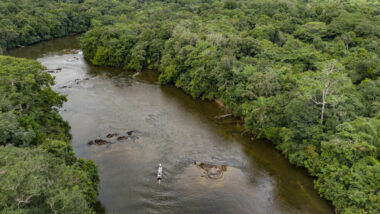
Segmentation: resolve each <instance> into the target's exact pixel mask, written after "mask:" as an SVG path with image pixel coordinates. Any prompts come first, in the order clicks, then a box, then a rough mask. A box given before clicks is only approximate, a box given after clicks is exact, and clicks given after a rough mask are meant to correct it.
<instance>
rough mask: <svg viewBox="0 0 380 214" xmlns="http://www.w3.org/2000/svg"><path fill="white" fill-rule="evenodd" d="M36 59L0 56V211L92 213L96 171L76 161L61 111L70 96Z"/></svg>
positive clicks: (79, 160)
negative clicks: (56, 86)
mask: <svg viewBox="0 0 380 214" xmlns="http://www.w3.org/2000/svg"><path fill="white" fill-rule="evenodd" d="M43 69H44V67H43V66H42V65H41V64H40V63H39V62H36V61H32V60H26V59H18V58H13V57H5V56H0V180H1V182H0V192H1V196H0V210H2V212H4V213H92V212H93V210H92V208H91V206H90V204H91V203H93V202H94V201H95V199H96V197H97V185H98V182H99V179H98V172H97V167H96V166H95V165H94V163H93V162H92V161H85V160H82V159H77V158H76V157H75V154H74V152H73V149H72V147H71V145H70V135H69V129H70V127H69V125H68V123H67V122H65V121H64V120H63V119H62V118H61V116H60V115H59V114H58V111H57V108H58V107H60V106H61V105H62V104H63V102H64V101H65V100H66V97H65V96H63V95H60V94H58V93H56V92H54V91H53V90H52V89H51V88H50V86H51V85H52V84H54V78H53V77H52V76H50V74H48V73H45V72H43Z"/></svg>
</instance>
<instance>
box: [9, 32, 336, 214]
mask: <svg viewBox="0 0 380 214" xmlns="http://www.w3.org/2000/svg"><path fill="white" fill-rule="evenodd" d="M78 49H79V46H78V42H77V41H76V40H75V37H69V38H62V39H57V40H52V41H48V42H42V43H39V44H36V45H35V46H31V47H25V48H23V49H14V50H11V51H10V52H9V53H7V54H10V55H13V56H18V57H28V58H33V59H38V61H40V62H41V63H42V64H43V65H44V66H46V67H47V68H48V69H54V68H56V67H60V68H62V70H61V71H60V72H59V73H54V74H52V75H53V76H55V81H56V86H54V88H53V89H54V90H56V91H57V92H60V93H63V94H66V95H67V99H68V102H66V103H65V104H64V105H63V107H62V109H61V110H60V114H61V115H62V117H63V118H64V119H65V120H67V121H68V122H69V124H70V125H71V127H72V129H71V134H72V146H73V148H74V152H75V154H76V155H77V156H79V157H82V158H85V159H92V160H94V162H95V163H96V165H98V167H99V175H100V188H99V197H98V199H99V201H100V202H101V205H100V206H99V207H100V208H99V210H103V211H104V212H116V213H123V212H125V210H129V211H131V212H137V213H138V212H140V213H144V212H154V211H160V212H166V213H176V212H180V211H181V212H182V213H194V212H197V213H205V212H218V211H220V212H228V211H231V212H240V213H254V212H257V211H259V210H261V212H262V213H267V212H272V213H292V214H293V213H321V212H324V213H333V211H332V208H331V206H330V205H329V203H327V202H326V201H325V200H323V199H321V198H320V197H319V196H318V194H317V193H316V192H315V190H314V189H313V182H312V179H311V178H310V177H309V176H308V175H307V173H305V171H304V170H301V169H298V168H296V167H294V166H292V165H290V164H289V163H288V161H287V160H286V159H285V158H284V157H283V156H282V155H281V154H280V153H279V152H277V151H276V150H275V149H274V148H273V146H272V145H270V144H268V143H265V142H262V141H258V140H254V141H252V140H251V139H250V137H249V136H242V135H241V133H242V131H243V129H242V127H241V125H239V122H237V121H236V120H235V119H234V118H226V119H223V120H215V119H214V118H215V116H218V115H222V114H224V111H223V109H221V108H219V107H218V105H217V104H215V103H213V102H208V101H199V100H194V99H192V98H191V97H190V96H188V95H186V94H184V93H183V92H182V91H181V90H180V89H177V88H174V87H171V86H162V85H160V84H159V83H158V82H157V73H155V72H150V71H144V72H142V73H139V74H138V75H135V72H129V71H125V70H122V69H112V68H105V67H98V66H93V65H91V64H88V63H87V62H86V61H85V60H84V58H83V55H82V53H81V52H80V51H78ZM87 78H88V80H85V79H87ZM76 79H79V80H80V81H76ZM77 82H78V84H77ZM63 86H67V87H66V88H62V87H63ZM83 106H86V108H83ZM131 130H135V131H138V132H135V134H133V135H132V136H133V137H131V138H129V139H128V140H126V141H123V142H121V141H120V142H118V141H115V142H114V143H112V144H108V145H104V146H98V145H92V146H88V145H87V142H89V141H90V140H93V139H96V138H102V139H108V138H107V137H106V135H107V134H108V133H114V132H116V133H119V134H120V135H126V136H128V134H127V132H128V131H131ZM111 140H112V139H111ZM194 161H197V162H201V163H207V164H213V165H217V166H226V171H225V172H224V173H223V177H221V178H218V179H209V178H207V177H204V169H202V168H201V167H199V166H197V165H194V164H193V162H194ZM158 163H162V164H163V167H164V178H163V180H162V182H161V185H160V186H158V185H157V183H156V181H155V176H156V174H155V173H156V170H157V164H158ZM205 201H208V202H209V203H207V204H205V203H204V202H205ZM100 212H101V211H100Z"/></svg>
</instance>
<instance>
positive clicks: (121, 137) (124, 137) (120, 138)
mask: <svg viewBox="0 0 380 214" xmlns="http://www.w3.org/2000/svg"><path fill="white" fill-rule="evenodd" d="M127 139H128V137H126V136H120V137H118V138H117V140H119V141H120V140H127Z"/></svg>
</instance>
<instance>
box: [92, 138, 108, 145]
mask: <svg viewBox="0 0 380 214" xmlns="http://www.w3.org/2000/svg"><path fill="white" fill-rule="evenodd" d="M107 143H108V142H107V141H105V140H103V139H96V140H95V144H96V145H105V144H107Z"/></svg>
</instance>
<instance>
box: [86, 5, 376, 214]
mask: <svg viewBox="0 0 380 214" xmlns="http://www.w3.org/2000/svg"><path fill="white" fill-rule="evenodd" d="M129 6H131V8H130V10H129V12H128V14H126V15H127V17H128V18H123V19H119V20H118V21H117V22H116V23H113V24H111V25H109V24H103V25H102V24H99V25H98V26H96V27H94V28H92V29H90V30H89V31H88V32H87V33H85V34H84V35H83V36H82V37H81V46H82V49H83V52H84V55H85V57H86V58H87V59H89V60H90V61H91V62H93V63H94V64H98V65H106V66H117V67H123V68H124V69H132V70H137V71H140V70H141V69H143V68H155V69H158V70H159V72H160V76H159V80H160V82H161V83H163V84H174V85H176V86H177V87H180V88H182V89H183V90H184V91H185V92H186V93H188V94H190V95H191V96H192V97H194V98H201V99H210V100H212V99H220V100H221V101H222V102H223V103H224V104H225V105H226V106H227V107H228V108H230V109H231V110H232V111H233V112H234V114H235V115H236V116H238V117H241V118H243V119H244V121H245V125H246V128H247V129H248V130H250V131H252V133H253V134H254V136H256V137H263V138H267V139H270V140H272V141H273V143H275V144H276V147H277V148H278V149H280V150H281V151H282V152H283V153H284V154H285V155H286V156H287V157H288V158H289V160H290V161H291V162H292V163H294V164H296V165H297V166H303V167H306V168H307V169H308V170H309V172H310V173H311V174H313V175H315V176H317V181H316V185H315V186H316V187H317V189H318V191H319V192H320V194H321V196H322V197H325V198H327V199H329V200H332V201H333V203H334V205H335V206H336V209H337V212H344V213H360V212H362V213H376V212H380V210H379V208H378V207H376V206H375V204H376V202H377V204H378V195H376V194H379V191H378V190H377V189H379V188H380V182H379V181H378V180H377V179H376V177H375V176H374V174H375V173H377V171H376V170H378V162H377V160H376V158H377V154H378V151H379V148H378V146H376V145H377V144H378V142H377V141H376V142H375V141H374V139H375V138H379V136H378V135H377V134H376V135H372V134H373V133H374V132H373V129H376V127H377V126H373V122H371V123H368V124H367V125H358V123H359V122H354V121H360V120H364V121H368V120H370V121H372V120H374V121H375V123H376V122H378V121H377V120H375V119H374V118H373V117H374V116H375V115H377V114H378V112H379V109H380V108H379V107H380V103H379V97H380V94H379V93H380V91H379V90H380V87H379V80H378V77H379V75H380V73H379V72H380V66H379V60H380V58H379V57H380V49H379V45H378V44H380V34H379V33H378V32H380V30H379V27H380V19H379V17H378V16H376V17H375V14H378V11H379V9H380V5H379V4H378V3H373V2H365V1H361V2H357V1H298V0H291V1H271V0H266V1H256V0H249V1H229V0H226V1H221V2H220V1H209V2H207V3H206V2H205V1H197V0H193V1H191V2H186V3H185V2H177V1H166V2H161V1H149V2H144V3H140V4H133V5H132V4H129ZM363 117H372V119H371V118H369V119H358V120H355V119H357V118H363ZM347 124H350V125H351V126H353V127H356V128H351V129H350V130H351V131H350V133H351V132H352V134H353V135H358V136H360V137H361V139H362V140H361V141H360V142H361V143H360V144H353V143H351V141H352V140H353V139H357V138H356V137H354V138H346V137H344V136H343V135H344V133H345V132H343V131H342V130H343V127H347V126H349V125H347ZM354 124H356V125H354ZM369 124H372V125H369ZM359 127H360V128H359ZM365 127H367V128H365ZM370 127H371V128H370ZM373 127H375V128H373ZM364 133H370V134H364ZM371 136H372V137H371ZM326 142H327V143H326ZM375 144H376V145H375ZM355 163H358V164H359V165H355ZM360 171H363V173H362V174H363V175H366V176H367V177H365V176H360V173H359V172H360ZM355 173H359V174H355ZM334 176H342V179H338V178H336V177H334ZM345 176H346V177H345ZM343 178H344V179H343ZM358 183H360V185H359V184H358ZM330 188H331V189H330ZM376 190H377V191H376Z"/></svg>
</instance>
